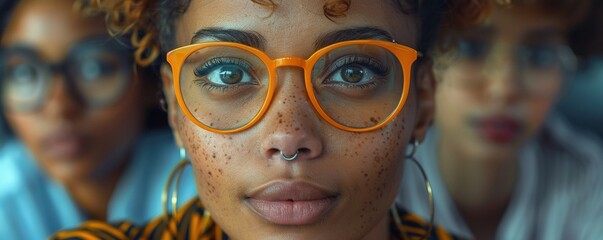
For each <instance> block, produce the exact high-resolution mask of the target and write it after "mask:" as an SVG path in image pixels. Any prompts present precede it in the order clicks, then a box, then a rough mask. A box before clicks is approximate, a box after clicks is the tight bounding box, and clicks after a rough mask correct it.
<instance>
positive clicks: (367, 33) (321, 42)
mask: <svg viewBox="0 0 603 240" xmlns="http://www.w3.org/2000/svg"><path fill="white" fill-rule="evenodd" d="M368 39H371V40H383V41H388V42H392V41H393V40H394V38H393V37H392V35H391V34H389V33H388V32H387V31H385V30H383V29H380V28H377V27H357V28H349V29H343V30H339V31H335V32H330V33H327V34H324V35H322V36H320V37H319V38H318V39H317V40H316V41H315V42H314V47H315V48H316V49H321V48H323V47H326V46H329V45H331V44H335V43H338V42H343V41H351V40H368Z"/></svg>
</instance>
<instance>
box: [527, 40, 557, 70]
mask: <svg viewBox="0 0 603 240" xmlns="http://www.w3.org/2000/svg"><path fill="white" fill-rule="evenodd" d="M520 54H521V55H522V58H523V59H522V60H523V61H524V63H525V64H526V65H527V66H529V67H532V68H539V69H545V68H551V67H554V66H555V65H556V64H557V63H558V60H559V59H558V54H557V51H556V48H555V47H554V46H552V45H535V46H526V47H524V48H523V49H522V51H521V52H520Z"/></svg>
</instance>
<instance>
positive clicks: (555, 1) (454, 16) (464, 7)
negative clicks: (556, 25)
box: [437, 0, 593, 51]
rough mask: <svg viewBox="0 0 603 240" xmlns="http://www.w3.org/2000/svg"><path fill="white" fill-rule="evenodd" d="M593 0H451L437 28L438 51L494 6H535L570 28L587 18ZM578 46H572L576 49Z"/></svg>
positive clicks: (476, 22) (445, 48)
mask: <svg viewBox="0 0 603 240" xmlns="http://www.w3.org/2000/svg"><path fill="white" fill-rule="evenodd" d="M592 3H593V0H463V1H454V3H451V4H450V5H449V6H448V8H449V12H450V14H447V15H446V18H445V19H443V21H442V25H440V31H439V34H440V37H438V41H437V43H438V46H437V47H438V48H439V49H438V51H446V50H447V46H446V45H447V44H445V40H446V38H445V37H443V36H451V35H452V36H454V35H456V34H459V33H460V32H463V31H465V30H466V29H467V28H470V27H472V26H474V25H476V24H478V23H479V22H481V21H483V20H484V19H485V18H487V17H488V16H489V15H490V14H491V11H492V10H493V9H494V8H495V7H502V8H509V9H512V8H517V7H538V8H540V9H542V11H544V12H546V13H548V14H550V15H551V16H558V17H561V18H563V19H564V21H565V22H566V23H567V24H568V26H569V27H570V28H572V27H575V26H577V25H578V24H579V23H581V22H582V21H584V20H585V19H586V17H587V16H588V14H587V13H588V10H589V8H590V6H591V5H592ZM576 47H578V46H572V48H576Z"/></svg>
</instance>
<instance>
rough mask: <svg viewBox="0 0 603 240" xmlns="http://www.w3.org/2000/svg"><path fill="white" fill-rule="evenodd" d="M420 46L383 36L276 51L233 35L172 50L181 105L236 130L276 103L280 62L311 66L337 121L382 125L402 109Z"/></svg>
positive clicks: (216, 127)
mask: <svg viewBox="0 0 603 240" xmlns="http://www.w3.org/2000/svg"><path fill="white" fill-rule="evenodd" d="M417 56H418V52H417V51H416V50H414V49H412V48H410V47H407V46H403V45H400V44H397V43H393V42H385V41H379V40H353V41H345V42H339V43H336V44H333V45H330V46H327V47H325V48H322V49H320V50H318V51H316V52H315V53H314V54H312V56H310V58H308V59H307V60H306V59H302V58H296V57H285V58H278V59H271V58H270V57H268V56H267V55H266V54H265V53H264V52H262V51H261V50H258V49H255V48H253V47H249V46H247V45H243V44H238V43H231V42H207V43H199V44H194V45H189V46H185V47H181V48H178V49H175V50H173V51H171V52H169V53H168V55H167V61H168V62H169V63H170V65H171V67H172V71H173V73H174V89H175V93H176V99H177V101H178V105H180V108H181V109H182V111H183V112H184V114H185V115H186V116H187V117H188V118H189V119H190V120H191V121H192V122H194V123H195V124H196V125H198V126H199V127H201V128H203V129H205V130H208V131H212V132H215V133H235V132H240V131H243V130H245V129H248V128H250V127H251V126H253V125H254V124H255V123H257V122H258V121H259V120H260V119H261V118H262V116H263V115H264V113H265V112H266V110H267V109H268V108H269V106H270V103H271V102H272V97H273V96H274V91H275V89H276V83H277V76H276V69H277V68H278V67H300V68H303V69H304V76H305V87H306V92H307V93H308V99H309V100H310V102H311V103H312V106H313V107H314V109H315V110H316V112H317V113H318V114H319V115H320V116H321V117H322V118H323V119H324V120H326V121H327V122H328V123H330V124H332V125H333V126H335V127H337V128H339V129H342V130H345V131H351V132H367V131H372V130H376V129H379V128H381V127H383V126H385V125H386V124H387V123H389V122H390V121H392V120H393V119H394V118H395V117H396V115H397V114H398V113H399V112H400V111H401V110H402V108H403V106H404V103H405V102H406V98H407V97H408V90H409V87H410V78H411V74H410V73H411V67H412V64H413V63H414V62H415V61H416V59H417Z"/></svg>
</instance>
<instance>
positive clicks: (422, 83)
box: [413, 57, 435, 142]
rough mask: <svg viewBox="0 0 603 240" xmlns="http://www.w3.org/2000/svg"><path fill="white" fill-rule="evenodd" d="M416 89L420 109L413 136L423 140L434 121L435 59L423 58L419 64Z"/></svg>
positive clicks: (418, 108) (420, 140)
mask: <svg viewBox="0 0 603 240" xmlns="http://www.w3.org/2000/svg"><path fill="white" fill-rule="evenodd" d="M416 89H417V100H418V101H417V110H418V111H417V121H416V125H415V128H414V130H413V138H414V139H416V140H418V141H419V142H422V141H423V140H424V139H425V135H426V134H427V130H428V129H429V127H430V126H431V123H432V122H433V116H434V111H435V106H434V92H435V76H434V73H433V61H432V60H431V59H430V58H428V57H426V58H425V59H423V60H422V61H421V63H420V64H419V66H417V78H416Z"/></svg>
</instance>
